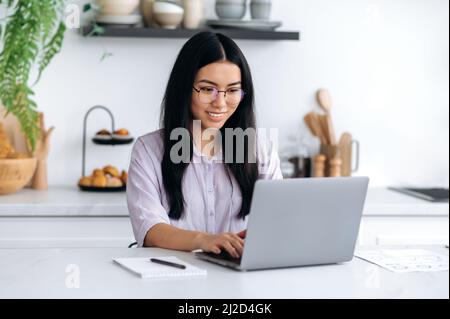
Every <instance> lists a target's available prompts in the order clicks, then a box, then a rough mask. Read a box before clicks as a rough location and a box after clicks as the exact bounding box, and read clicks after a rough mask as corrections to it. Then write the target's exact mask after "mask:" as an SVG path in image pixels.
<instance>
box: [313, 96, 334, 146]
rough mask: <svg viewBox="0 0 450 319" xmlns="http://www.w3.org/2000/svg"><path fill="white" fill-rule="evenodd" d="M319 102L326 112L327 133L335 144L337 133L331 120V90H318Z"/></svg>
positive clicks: (331, 142)
mask: <svg viewBox="0 0 450 319" xmlns="http://www.w3.org/2000/svg"><path fill="white" fill-rule="evenodd" d="M317 102H318V103H319V105H320V107H321V108H322V109H323V110H324V111H325V114H326V120H327V131H328V132H327V133H328V139H329V141H330V144H332V145H335V144H336V134H335V132H334V125H333V121H332V120H331V107H332V104H333V102H332V100H331V94H330V92H329V91H328V90H327V89H320V90H319V91H317Z"/></svg>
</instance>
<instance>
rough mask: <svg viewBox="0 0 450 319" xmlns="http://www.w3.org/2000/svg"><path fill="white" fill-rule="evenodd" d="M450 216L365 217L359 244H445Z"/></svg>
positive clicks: (447, 238)
mask: <svg viewBox="0 0 450 319" xmlns="http://www.w3.org/2000/svg"><path fill="white" fill-rule="evenodd" d="M448 242H449V219H448V217H414V216H411V217H406V216H405V217H389V216H387V217H384V216H383V217H378V216H370V217H367V216H365V217H363V220H362V222H361V228H360V232H359V240H358V244H359V245H444V244H448Z"/></svg>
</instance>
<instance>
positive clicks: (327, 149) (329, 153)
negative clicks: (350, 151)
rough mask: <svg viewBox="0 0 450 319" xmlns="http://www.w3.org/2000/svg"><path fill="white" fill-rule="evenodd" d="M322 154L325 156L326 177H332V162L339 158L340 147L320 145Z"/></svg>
mask: <svg viewBox="0 0 450 319" xmlns="http://www.w3.org/2000/svg"><path fill="white" fill-rule="evenodd" d="M320 154H322V155H325V157H326V161H325V176H327V177H328V176H330V171H331V167H330V161H331V160H332V159H334V158H336V157H339V156H340V154H339V146H338V145H329V144H321V145H320Z"/></svg>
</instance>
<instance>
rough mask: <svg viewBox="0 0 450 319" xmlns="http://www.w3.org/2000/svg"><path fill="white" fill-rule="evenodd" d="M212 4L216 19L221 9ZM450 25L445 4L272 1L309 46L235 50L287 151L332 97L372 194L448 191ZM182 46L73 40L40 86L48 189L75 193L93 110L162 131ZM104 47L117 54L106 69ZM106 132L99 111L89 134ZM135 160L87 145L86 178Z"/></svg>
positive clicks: (125, 152) (136, 130)
mask: <svg viewBox="0 0 450 319" xmlns="http://www.w3.org/2000/svg"><path fill="white" fill-rule="evenodd" d="M80 2H85V1H78V3H80ZM206 3H207V5H208V6H207V8H206V12H207V15H208V16H209V17H213V16H214V13H213V12H214V11H213V8H212V5H213V3H214V1H213V0H208V1H206ZM448 15H449V3H448V1H447V0H339V1H335V0H301V1H298V0H283V1H280V0H274V1H273V15H272V18H273V19H277V20H278V19H279V20H282V21H283V23H284V29H287V30H301V32H302V40H301V41H300V42H291V41H287V42H258V41H240V40H239V41H237V42H238V44H239V45H240V46H241V48H242V50H243V51H244V53H245V54H246V56H247V58H248V60H249V63H250V65H251V67H252V69H253V73H254V78H255V86H256V91H257V109H258V114H259V120H260V121H259V124H260V126H262V127H277V128H279V129H280V137H281V141H280V143H281V145H283V144H285V143H286V141H287V140H288V137H289V136H292V135H300V134H305V132H306V129H305V127H304V125H303V123H302V117H303V115H304V114H305V113H306V112H308V111H310V110H312V109H317V105H316V103H315V100H314V93H315V91H316V90H317V89H318V88H320V87H327V88H329V89H330V91H331V92H332V94H333V98H334V111H333V115H334V120H335V126H336V128H337V131H338V133H341V132H343V131H344V130H345V131H350V132H352V133H353V135H354V136H355V137H356V138H357V139H358V140H359V141H360V142H361V145H362V154H361V155H362V156H361V167H360V171H359V174H361V175H369V176H370V177H371V178H372V185H373V186H374V185H391V184H430V185H431V184H433V185H445V186H448V183H449V166H448V163H449V90H448V87H449V42H448V38H449V34H448V33H449V27H448V24H449V16H448ZM184 42H185V40H171V39H119V38H88V39H87V38H83V37H81V36H79V35H78V34H77V33H76V32H75V31H73V30H72V31H70V32H68V33H67V36H66V39H65V43H64V48H63V50H62V53H61V54H60V55H59V56H57V57H56V59H55V60H54V61H53V63H52V64H51V65H50V66H49V68H48V70H47V72H46V73H45V74H44V75H43V78H42V81H41V82H40V83H39V85H38V86H37V87H36V91H37V101H38V104H39V107H40V109H41V110H42V111H44V112H45V114H46V116H47V123H48V124H53V125H55V126H56V131H55V134H54V136H53V141H52V149H51V155H50V159H49V166H50V168H49V174H50V176H49V180H50V183H51V184H71V185H75V184H76V182H77V180H78V178H79V176H80V170H81V143H82V120H83V115H84V113H85V112H86V110H87V109H88V108H89V107H90V106H93V105H96V104H102V105H105V106H108V107H109V108H110V109H111V110H112V111H113V112H114V114H115V117H116V121H117V126H119V127H126V128H129V129H130V130H131V132H132V134H133V135H135V136H139V135H142V134H144V133H146V132H148V131H152V130H154V129H157V128H158V116H159V106H160V101H161V98H162V95H163V90H164V88H165V85H166V81H167V79H168V75H169V72H170V70H171V67H172V65H173V62H174V60H175V57H176V55H177V53H178V51H179V49H180V48H181V46H182V45H183V43H184ZM103 48H106V49H107V50H108V51H111V52H113V53H114V56H113V57H112V58H109V59H107V60H105V61H103V62H100V61H99V59H100V56H101V54H102V52H103ZM108 125H109V121H108V117H107V116H106V114H103V113H102V112H101V111H97V113H94V114H93V115H92V117H91V121H90V122H89V134H93V133H95V131H97V130H99V129H101V128H104V127H105V128H107V127H108ZM130 150H131V147H130V146H125V147H115V148H111V147H100V146H94V145H92V144H89V145H88V155H89V156H88V169H89V170H90V169H92V168H94V167H96V166H103V165H106V164H109V163H110V164H113V165H117V166H119V167H120V168H126V167H127V165H128V159H129V152H130Z"/></svg>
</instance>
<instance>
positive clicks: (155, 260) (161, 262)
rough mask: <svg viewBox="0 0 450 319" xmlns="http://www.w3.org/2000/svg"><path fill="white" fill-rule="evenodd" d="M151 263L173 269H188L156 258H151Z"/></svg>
mask: <svg viewBox="0 0 450 319" xmlns="http://www.w3.org/2000/svg"><path fill="white" fill-rule="evenodd" d="M150 261H151V262H154V263H157V264H161V265H166V266H171V267H175V268H179V269H186V266H185V265H181V264H177V263H173V262H170V261H165V260H161V259H156V258H150Z"/></svg>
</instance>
